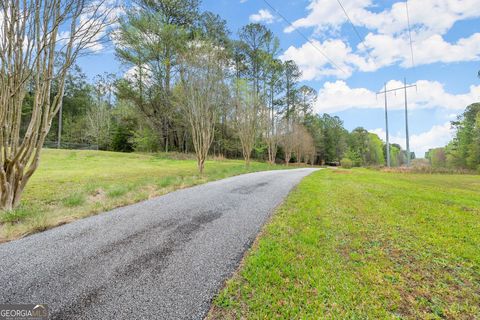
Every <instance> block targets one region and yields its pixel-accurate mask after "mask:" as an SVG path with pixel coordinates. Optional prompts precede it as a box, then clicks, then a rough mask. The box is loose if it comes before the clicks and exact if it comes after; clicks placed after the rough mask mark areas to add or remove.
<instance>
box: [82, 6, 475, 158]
mask: <svg viewBox="0 0 480 320" xmlns="http://www.w3.org/2000/svg"><path fill="white" fill-rule="evenodd" d="M268 2H269V3H270V4H271V5H272V6H273V7H275V8H276V9H277V10H278V12H280V13H281V14H282V15H283V16H285V17H286V18H287V19H288V20H290V21H291V22H292V23H293V27H291V26H289V25H288V24H287V23H285V22H284V21H283V20H282V19H281V18H280V17H279V16H278V15H277V14H276V12H275V11H273V10H272V9H271V8H270V7H269V6H268V5H267V4H266V3H265V2H264V1H263V0H204V1H203V3H202V8H203V9H204V10H209V11H212V12H215V13H218V14H219V15H221V16H222V17H223V18H224V19H225V20H227V22H228V25H229V28H230V30H231V31H232V34H233V35H236V33H237V30H238V29H239V28H241V27H242V26H243V25H245V24H247V23H249V22H260V23H263V24H265V25H267V26H268V27H269V28H270V29H271V30H272V31H273V32H274V33H275V34H276V35H277V36H278V37H279V38H280V41H281V46H282V52H283V53H282V58H283V59H292V60H295V61H296V62H297V64H299V66H300V67H301V69H302V70H303V74H304V76H303V78H304V79H303V81H304V82H305V83H306V84H308V85H310V86H312V87H313V88H315V89H316V90H317V91H318V92H319V99H318V101H317V105H316V107H315V111H316V112H319V113H323V112H327V113H331V114H335V115H338V116H340V117H341V118H342V119H343V120H344V122H345V126H346V127H347V129H350V130H352V129H354V128H356V127H358V126H363V127H365V128H366V129H368V130H370V131H372V132H376V133H377V134H379V136H380V137H381V138H382V139H384V138H385V119H384V111H383V101H384V100H383V97H382V96H379V97H378V98H377V97H376V96H375V93H376V92H377V91H380V90H382V88H383V86H384V84H385V83H387V87H389V88H394V87H397V86H401V85H402V81H403V79H404V78H405V77H406V78H407V82H408V83H409V84H417V86H418V89H417V90H415V89H410V90H409V91H408V95H409V104H410V107H411V108H410V111H409V119H410V133H411V144H412V148H413V150H414V151H415V152H416V153H417V156H423V154H424V152H425V151H426V150H427V149H429V148H431V147H437V146H443V145H445V144H446V143H447V142H448V141H449V140H450V139H451V135H452V132H451V129H450V126H449V121H451V120H453V119H455V117H456V116H457V115H458V114H460V113H462V111H463V110H464V108H465V107H466V106H467V105H468V104H470V103H473V102H477V101H480V79H478V78H477V76H476V74H477V71H478V70H479V69H480V5H479V4H478V0H409V1H408V8H409V13H410V22H411V33H412V39H413V60H414V63H413V64H412V57H411V52H410V42H409V37H408V27H407V26H408V24H407V14H406V12H407V10H406V6H405V1H395V0H386V1H377V0H340V2H341V3H342V5H343V6H344V7H345V8H346V11H347V13H348V15H349V17H350V19H351V21H352V22H353V24H354V25H355V27H356V28H357V30H358V32H359V34H360V36H361V39H362V41H360V39H358V37H357V36H356V35H355V33H354V30H353V28H352V25H351V24H350V23H349V22H348V20H347V19H346V16H345V14H344V12H343V10H342V8H341V7H340V5H339V4H338V2H337V0H291V1H286V0H268ZM295 30H299V31H300V32H301V33H303V34H304V35H305V36H307V37H308V38H309V39H310V40H311V41H313V42H314V43H315V47H316V48H318V49H320V51H322V52H323V53H324V54H326V55H327V56H328V57H329V59H331V60H333V61H334V62H335V65H336V66H338V67H339V68H336V67H335V66H333V65H332V64H331V63H330V62H329V61H328V59H326V58H325V57H324V56H323V55H322V54H321V53H320V52H319V50H317V49H316V48H315V47H314V46H313V45H312V44H310V43H308V42H307V41H306V40H305V39H304V38H303V37H302V36H301V35H299V34H298V33H297V32H296V31H295ZM79 63H80V65H81V66H82V68H83V70H84V71H85V72H86V73H87V75H89V76H90V77H93V76H94V75H95V74H98V73H103V72H104V71H107V72H114V73H117V74H118V75H122V74H123V73H124V72H125V71H126V70H124V69H122V67H121V66H120V65H119V63H118V62H117V61H116V60H115V57H114V54H113V51H112V50H111V49H108V48H107V49H105V50H104V51H102V52H100V53H97V54H96V55H90V56H88V57H86V58H82V60H81V61H79ZM339 69H341V71H340V70H339ZM388 99H389V102H390V108H391V110H390V113H389V120H390V133H391V140H392V141H393V142H396V143H400V144H402V145H404V140H405V129H404V126H405V124H404V111H403V109H402V108H403V99H404V96H403V92H398V93H397V95H394V94H390V95H389V96H388Z"/></svg>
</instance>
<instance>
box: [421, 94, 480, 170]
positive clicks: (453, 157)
mask: <svg viewBox="0 0 480 320" xmlns="http://www.w3.org/2000/svg"><path fill="white" fill-rule="evenodd" d="M451 124H452V128H453V129H454V131H455V134H454V138H453V139H452V141H450V143H448V145H447V146H445V147H443V148H435V149H431V150H429V151H428V152H427V153H426V155H425V157H426V158H427V159H429V160H430V163H431V165H432V167H434V168H449V169H463V170H465V169H466V170H472V171H473V170H476V171H479V172H480V103H473V104H471V105H469V106H468V107H467V108H466V109H465V112H463V113H462V114H461V115H460V116H458V117H457V119H456V120H455V121H452V123H451Z"/></svg>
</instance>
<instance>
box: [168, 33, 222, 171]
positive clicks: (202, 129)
mask: <svg viewBox="0 0 480 320" xmlns="http://www.w3.org/2000/svg"><path fill="white" fill-rule="evenodd" d="M183 61H184V65H183V67H184V68H183V76H184V80H183V81H182V82H181V85H180V86H179V87H178V88H177V91H176V97H177V103H179V106H180V108H181V109H182V110H183V112H184V115H185V117H186V120H187V122H188V123H189V125H190V133H191V135H192V141H193V146H194V148H195V153H196V155H197V164H198V170H199V171H200V173H203V169H204V167H205V160H206V159H207V156H208V151H209V149H210V146H211V145H212V142H213V137H214V132H215V123H216V121H217V118H218V113H219V110H220V108H221V106H222V105H223V104H224V103H225V98H226V96H227V92H226V91H227V90H226V86H225V84H224V79H225V70H226V63H225V61H226V59H225V57H224V52H223V50H222V49H220V48H218V47H215V46H213V45H211V44H209V43H206V42H193V43H191V46H190V49H189V50H188V53H187V54H185V55H184V57H183Z"/></svg>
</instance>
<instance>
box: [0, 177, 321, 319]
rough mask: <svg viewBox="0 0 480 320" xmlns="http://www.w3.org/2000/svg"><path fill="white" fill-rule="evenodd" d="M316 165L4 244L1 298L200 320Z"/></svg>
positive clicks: (63, 311)
mask: <svg viewBox="0 0 480 320" xmlns="http://www.w3.org/2000/svg"><path fill="white" fill-rule="evenodd" d="M313 171H314V169H295V170H282V171H268V172H260V173H252V174H247V175H242V176H237V177H233V178H228V179H224V180H221V181H216V182H211V183H208V184H204V185H201V186H197V187H193V188H189V189H184V190H180V191H176V192H172V193H170V194H167V195H165V196H161V197H158V198H155V199H152V200H148V201H144V202H141V203H138V204H135V205H131V206H128V207H124V208H119V209H115V210H112V211H110V212H106V213H103V214H100V215H97V216H93V217H90V218H86V219H83V220H79V221H76V222H73V223H70V224H67V225H64V226H61V227H58V228H54V229H51V230H48V231H45V232H43V233H39V234H35V235H32V236H29V237H26V238H24V239H20V240H17V241H12V242H9V243H6V244H2V245H0V304H1V303H46V304H48V306H49V308H50V313H51V315H52V317H51V318H52V319H202V318H203V317H204V316H205V315H206V313H207V312H208V310H209V307H210V303H211V301H212V298H213V297H214V295H215V294H216V293H217V292H218V291H219V289H220V288H221V286H222V285H223V282H224V281H225V279H227V278H228V277H229V276H230V275H231V274H232V272H234V271H235V269H236V268H237V266H238V263H239V261H240V259H241V258H242V256H243V254H244V252H245V250H246V249H247V248H249V246H250V245H251V243H252V241H253V240H254V239H255V237H256V235H257V234H258V232H259V230H260V228H261V227H262V225H263V224H264V222H265V221H266V219H267V218H268V216H269V214H270V213H271V212H272V211H273V210H274V208H275V207H276V206H277V205H279V204H280V203H281V201H282V200H283V199H284V197H285V196H286V195H287V194H288V193H289V191H290V190H291V189H292V187H294V186H295V185H296V184H297V183H298V182H299V181H300V180H301V179H302V178H303V177H305V176H307V175H308V174H310V173H312V172H313Z"/></svg>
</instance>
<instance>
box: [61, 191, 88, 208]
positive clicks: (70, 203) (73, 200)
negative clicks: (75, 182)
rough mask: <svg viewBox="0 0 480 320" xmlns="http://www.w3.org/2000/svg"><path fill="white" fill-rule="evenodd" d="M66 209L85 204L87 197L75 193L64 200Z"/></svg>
mask: <svg viewBox="0 0 480 320" xmlns="http://www.w3.org/2000/svg"><path fill="white" fill-rule="evenodd" d="M62 202H63V205H64V206H65V207H78V206H81V205H82V204H84V203H85V195H84V194H83V193H79V192H77V193H74V194H72V195H70V196H68V197H66V198H65V199H63V200H62Z"/></svg>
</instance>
